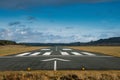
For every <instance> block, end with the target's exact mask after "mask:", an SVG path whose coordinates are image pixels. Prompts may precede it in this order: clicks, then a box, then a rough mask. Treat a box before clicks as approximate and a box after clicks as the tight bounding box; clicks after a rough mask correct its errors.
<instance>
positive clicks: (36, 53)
mask: <svg viewBox="0 0 120 80" xmlns="http://www.w3.org/2000/svg"><path fill="white" fill-rule="evenodd" d="M39 54H40V52H35V53H33V54H30V55H29V56H36V55H39Z"/></svg>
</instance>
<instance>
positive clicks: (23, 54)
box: [16, 52, 30, 56]
mask: <svg viewBox="0 0 120 80" xmlns="http://www.w3.org/2000/svg"><path fill="white" fill-rule="evenodd" d="M28 54H30V52H27V53H22V54H18V55H16V56H25V55H28Z"/></svg>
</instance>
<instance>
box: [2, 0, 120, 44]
mask: <svg viewBox="0 0 120 80" xmlns="http://www.w3.org/2000/svg"><path fill="white" fill-rule="evenodd" d="M10 1H11V3H10ZM9 3H10V4H9ZM109 37H120V1H119V0H116V1H115V0H114V1H112V0H91V1H89V0H66V1H64V0H51V2H50V1H49V0H40V1H39V0H38V2H37V0H18V1H16V0H1V1H0V39H6V40H14V41H16V42H41V43H50V42H51V43H59V42H60V43H61V42H65V43H69V42H78V41H79V42H88V41H91V40H98V39H101V38H102V39H104V38H109Z"/></svg>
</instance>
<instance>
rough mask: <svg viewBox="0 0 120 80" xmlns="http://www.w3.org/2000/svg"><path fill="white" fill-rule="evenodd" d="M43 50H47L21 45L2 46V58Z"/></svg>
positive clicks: (0, 53)
mask: <svg viewBox="0 0 120 80" xmlns="http://www.w3.org/2000/svg"><path fill="white" fill-rule="evenodd" d="M41 48H45V47H35V46H21V45H7V46H0V56H4V55H10V54H17V53H21V52H26V51H32V50H36V49H41Z"/></svg>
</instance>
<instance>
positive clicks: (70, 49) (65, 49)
mask: <svg viewBox="0 0 120 80" xmlns="http://www.w3.org/2000/svg"><path fill="white" fill-rule="evenodd" d="M62 50H72V49H62Z"/></svg>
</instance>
